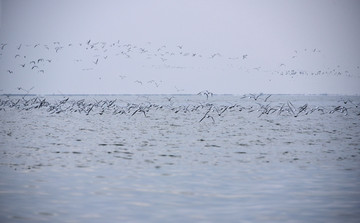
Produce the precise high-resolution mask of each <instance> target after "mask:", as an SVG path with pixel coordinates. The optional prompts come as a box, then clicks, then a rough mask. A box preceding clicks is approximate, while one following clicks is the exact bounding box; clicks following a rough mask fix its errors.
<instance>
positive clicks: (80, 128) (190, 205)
mask: <svg viewBox="0 0 360 223" xmlns="http://www.w3.org/2000/svg"><path fill="white" fill-rule="evenodd" d="M27 97H29V96H27ZM45 98H46V100H47V101H48V102H49V103H50V104H52V103H53V104H56V103H57V104H59V102H60V101H61V100H64V98H65V97H63V96H58V97H55V96H53V97H50V96H49V97H45ZM1 99H2V102H4V101H5V100H9V99H8V98H6V97H1ZM18 99H21V97H18ZM80 99H85V102H86V103H94V102H99V101H102V100H114V99H116V102H115V103H114V106H115V105H116V106H118V107H117V108H119V109H120V108H123V109H124V110H125V108H128V107H129V104H136V105H137V106H138V107H134V108H133V109H132V110H131V109H129V111H127V112H126V113H123V114H114V109H115V108H113V109H112V110H111V109H109V110H105V111H103V112H101V109H99V108H97V109H93V110H92V111H91V112H90V113H89V115H86V114H85V112H78V111H75V110H72V111H71V110H70V109H69V107H70V105H73V104H74V103H75V102H77V101H79V100H80ZM348 99H350V100H351V102H352V103H350V102H347V103H346V104H345V103H344V101H346V100H348ZM11 100H14V101H16V97H14V98H12V99H11ZM288 102H291V103H292V104H293V105H294V107H296V108H299V107H300V106H303V105H304V104H308V110H310V109H311V108H314V110H315V109H317V110H315V111H314V112H312V113H309V114H305V113H301V114H299V115H298V116H297V117H294V115H293V114H291V113H286V112H283V113H281V114H279V112H278V111H276V112H274V113H271V114H262V115H260V114H261V106H262V105H268V104H269V103H270V104H269V106H273V107H274V108H280V107H281V105H287V104H288ZM71 103H72V104H71ZM359 103H360V97H348V96H346V97H345V96H301V95H273V96H271V97H270V98H269V100H268V101H267V102H264V101H263V100H260V99H259V100H257V101H255V100H254V99H253V98H243V97H241V96H230V95H229V96H214V97H210V98H209V99H208V100H207V99H206V97H204V96H198V95H196V96H189V95H187V96H180V95H175V96H174V98H172V99H170V101H169V99H167V98H165V96H107V97H105V96H70V97H69V99H68V101H67V102H66V104H67V105H69V106H67V107H66V105H65V104H64V107H66V109H64V110H63V111H62V112H58V113H56V112H52V111H49V110H50V109H49V108H50V107H49V106H50V105H49V106H47V107H42V108H37V109H35V108H31V109H28V110H26V109H24V108H25V107H26V106H25V107H24V106H23V107H18V108H17V107H16V106H3V107H2V108H3V109H2V110H0V117H1V119H0V123H1V124H0V154H1V158H0V222H220V221H225V222H283V221H286V222H359V221H360V212H359V210H360V162H359V161H360V115H359V113H360V107H359V106H358V107H356V106H357V105H359ZM206 104H207V105H206ZM235 104H236V105H238V106H237V107H236V106H234V107H233V108H232V109H230V108H229V109H227V110H226V111H224V112H223V113H222V114H221V115H219V111H216V109H221V108H225V106H231V105H235ZM139 105H142V106H149V105H156V106H152V107H150V109H149V110H148V111H147V112H146V117H145V115H144V114H143V113H141V112H137V113H135V114H134V115H132V114H133V113H134V111H135V109H137V108H139ZM198 105H202V106H203V107H201V108H198V109H195V107H196V106H198ZM211 106H212V107H211ZM337 106H344V107H346V108H347V113H345V112H339V111H333V110H334V108H336V107H337ZM0 107H1V106H0ZM191 108H193V110H190V109H191ZM319 108H320V110H319ZM209 109H210V110H211V111H210V112H209V115H211V117H212V118H213V119H212V118H205V119H204V120H202V121H201V122H199V121H200V120H201V118H202V117H203V116H204V114H205V113H206V112H207V111H208V110H209ZM331 111H333V112H331ZM100 113H101V114H100Z"/></svg>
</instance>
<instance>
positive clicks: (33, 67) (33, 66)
mask: <svg viewBox="0 0 360 223" xmlns="http://www.w3.org/2000/svg"><path fill="white" fill-rule="evenodd" d="M34 68H39V67H38V66H36V65H35V66H33V67H32V68H31V70H33V69H34Z"/></svg>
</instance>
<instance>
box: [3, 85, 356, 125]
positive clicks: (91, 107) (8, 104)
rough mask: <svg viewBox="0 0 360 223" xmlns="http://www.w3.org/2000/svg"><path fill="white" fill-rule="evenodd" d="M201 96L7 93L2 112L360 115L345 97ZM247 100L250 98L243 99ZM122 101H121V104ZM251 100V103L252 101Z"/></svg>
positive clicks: (203, 93) (203, 116)
mask: <svg viewBox="0 0 360 223" xmlns="http://www.w3.org/2000/svg"><path fill="white" fill-rule="evenodd" d="M198 95H200V96H199V97H202V96H206V99H205V98H204V100H201V101H199V102H196V103H188V104H182V105H178V104H176V103H174V100H176V97H177V96H171V97H165V98H163V99H164V103H161V104H158V103H153V102H151V101H150V99H148V98H146V101H145V102H142V103H131V102H126V101H123V100H118V99H113V100H108V99H103V100H97V99H93V101H89V100H85V99H84V98H83V99H71V97H65V96H64V98H63V99H61V100H56V101H54V100H53V102H52V101H51V100H47V99H46V98H44V97H36V96H34V97H32V96H30V95H28V94H26V95H23V96H22V97H19V96H17V97H14V96H3V97H1V98H0V111H6V110H8V109H10V110H12V109H17V110H19V111H29V110H34V109H43V110H45V111H47V112H48V113H50V114H60V113H81V114H85V115H90V114H92V115H96V114H98V115H103V114H112V115H127V116H129V117H132V116H135V115H142V116H144V117H145V118H147V117H149V116H151V113H152V112H155V111H159V110H160V111H168V112H173V113H175V114H177V113H187V114H191V113H195V114H196V115H198V116H199V122H203V121H204V120H211V121H212V122H213V123H215V122H216V118H217V117H220V116H223V115H225V114H226V113H229V112H247V113H252V112H254V113H258V115H257V117H261V116H263V115H271V114H276V115H278V116H280V115H281V116H292V117H295V118H296V117H299V116H304V115H309V114H312V113H314V112H315V113H320V114H333V113H342V114H344V115H348V114H349V112H350V111H354V112H355V113H356V115H358V116H360V110H359V107H360V103H358V104H356V103H354V102H353V101H352V100H350V99H344V100H341V101H338V103H340V104H339V105H336V106H332V107H323V106H315V107H311V106H310V105H308V104H307V103H306V104H304V105H301V106H295V105H294V104H293V103H292V102H291V101H287V102H285V103H279V104H278V105H271V104H272V102H269V98H270V97H271V96H272V95H266V94H248V95H243V96H242V97H239V101H240V102H241V103H234V104H228V105H224V104H216V103H211V102H210V101H209V100H208V98H209V97H212V96H213V95H214V94H213V93H212V92H209V91H201V92H199V93H198ZM242 100H246V101H242ZM117 102H118V103H117ZM249 102H250V103H249Z"/></svg>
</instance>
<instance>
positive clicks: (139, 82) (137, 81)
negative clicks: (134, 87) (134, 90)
mask: <svg viewBox="0 0 360 223" xmlns="http://www.w3.org/2000/svg"><path fill="white" fill-rule="evenodd" d="M134 82H135V83H138V84H141V85H142V84H143V83H142V82H141V81H139V80H136V81H134Z"/></svg>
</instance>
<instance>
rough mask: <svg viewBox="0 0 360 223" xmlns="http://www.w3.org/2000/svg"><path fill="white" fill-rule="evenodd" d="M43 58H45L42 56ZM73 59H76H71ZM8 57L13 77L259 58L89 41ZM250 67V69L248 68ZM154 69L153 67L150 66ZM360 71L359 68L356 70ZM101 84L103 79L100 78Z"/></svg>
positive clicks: (20, 50)
mask: <svg viewBox="0 0 360 223" xmlns="http://www.w3.org/2000/svg"><path fill="white" fill-rule="evenodd" d="M304 53H306V55H307V56H309V55H308V54H320V53H321V51H320V50H319V49H302V50H294V52H293V53H292V54H293V55H292V56H291V58H289V59H290V60H296V59H297V58H298V57H303V56H306V55H305V54H304ZM39 55H43V56H39ZM69 55H72V56H73V57H74V58H69ZM5 56H7V57H8V58H11V59H12V62H11V63H10V62H9V63H8V64H6V65H7V66H8V67H6V68H5V67H4V69H5V70H2V72H1V73H3V72H4V71H5V72H6V73H8V74H10V75H15V74H16V73H39V74H46V73H47V69H48V68H50V67H51V66H55V64H56V62H57V61H58V60H59V61H63V60H64V59H65V60H72V62H73V63H78V64H81V65H80V67H81V70H82V71H85V72H86V71H92V70H95V69H96V68H97V67H99V65H100V64H106V65H110V64H109V63H112V64H116V63H118V62H119V59H122V60H131V59H137V61H139V60H140V59H142V61H143V62H144V61H147V60H151V61H152V62H153V65H152V67H153V68H154V67H158V66H159V64H160V65H161V66H163V67H166V68H174V69H175V68H176V69H178V68H183V66H179V64H176V63H177V62H178V61H181V59H180V57H181V58H189V59H191V60H195V59H198V60H205V59H206V60H213V61H214V60H220V59H222V60H225V61H228V62H229V63H230V62H231V63H232V64H235V65H239V66H244V65H246V62H245V61H246V60H248V58H249V57H253V58H254V57H256V56H255V55H248V53H245V52H244V53H242V54H240V55H235V56H233V55H232V56H226V55H223V54H222V53H220V52H213V53H201V52H194V51H193V50H191V49H187V48H186V47H185V46H184V45H177V46H168V45H161V46H154V45H153V44H152V43H151V42H147V43H146V44H144V45H143V46H138V45H135V44H130V43H121V42H120V41H119V40H118V41H116V42H111V43H108V42H98V41H96V42H95V41H93V40H88V41H86V42H82V43H66V44H64V43H60V42H52V43H48V44H40V43H36V44H23V43H20V44H18V45H10V44H7V43H0V62H1V60H2V57H5ZM249 66H251V65H250V64H249ZM150 67H151V66H150ZM357 69H358V70H359V69H360V67H359V66H357ZM246 70H247V71H249V70H257V71H263V72H269V70H268V69H264V68H262V67H261V66H255V67H248V68H247V69H246ZM271 73H273V74H279V75H287V76H294V75H337V76H338V75H346V76H351V74H350V73H351V72H349V71H348V70H344V69H342V68H341V66H340V65H337V66H336V67H334V68H330V67H328V68H326V69H323V70H317V71H308V70H298V69H293V68H292V66H291V65H290V64H286V63H284V62H283V63H279V65H278V68H277V69H276V70H272V71H271ZM118 77H119V78H121V80H123V79H125V78H128V77H129V76H128V75H124V74H119V75H118ZM99 79H100V80H101V77H99ZM132 81H133V82H134V83H137V84H139V85H143V84H144V83H149V84H152V85H153V86H155V87H159V85H160V84H161V83H160V81H156V80H150V81H149V80H132Z"/></svg>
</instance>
